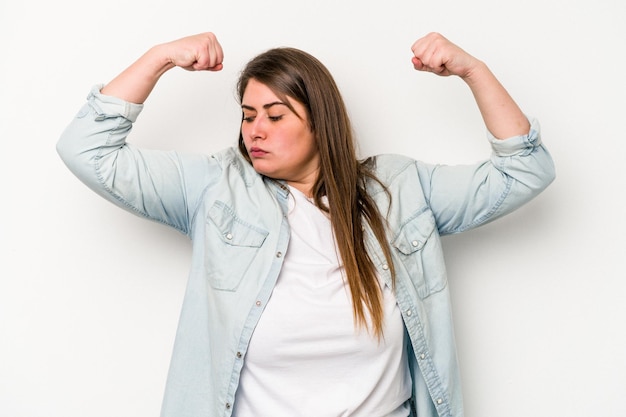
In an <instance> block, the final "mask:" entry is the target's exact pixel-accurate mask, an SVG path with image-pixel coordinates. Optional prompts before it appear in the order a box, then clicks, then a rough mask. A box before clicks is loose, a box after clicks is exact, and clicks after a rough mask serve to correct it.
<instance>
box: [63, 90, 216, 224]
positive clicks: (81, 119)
mask: <svg viewBox="0 0 626 417" xmlns="http://www.w3.org/2000/svg"><path fill="white" fill-rule="evenodd" d="M100 88H101V85H96V86H94V87H93V89H92V90H91V92H90V93H89V95H88V97H87V102H86V103H85V104H84V105H83V107H82V108H81V109H80V111H79V112H78V114H77V115H76V117H75V118H74V119H73V120H72V121H71V123H70V124H69V125H68V126H67V128H66V129H65V130H64V131H63V133H62V135H61V137H60V139H59V141H58V142H57V152H58V153H59V155H60V156H61V159H62V160H63V162H64V163H65V164H66V165H67V167H68V168H69V169H70V171H72V173H74V175H76V177H78V178H79V179H80V180H81V181H82V182H83V183H85V184H86V185H87V186H88V187H89V188H91V189H92V190H94V191H95V192H97V193H98V194H100V195H101V196H102V197H104V198H106V199H107V200H109V201H111V202H113V203H115V204H116V205H118V206H120V207H122V208H124V209H126V210H128V211H130V212H133V213H134V214H137V215H140V216H143V217H147V218H149V219H151V220H154V221H157V222H160V223H164V224H167V225H169V226H172V227H174V228H175V229H177V230H179V231H180V232H182V233H185V234H187V233H188V232H189V227H190V224H189V219H190V217H191V216H192V210H193V208H194V206H195V203H196V202H195V201H193V200H194V199H197V198H199V197H200V194H201V192H202V188H204V187H206V185H207V183H208V182H209V179H208V178H210V177H211V172H210V171H211V169H213V170H215V169H217V170H219V167H217V166H213V167H211V158H208V157H207V156H205V155H181V154H179V153H177V152H168V151H156V150H145V149H139V148H136V147H134V146H132V145H130V144H128V143H127V142H126V138H127V136H128V135H129V133H130V132H131V130H132V126H133V123H134V122H135V120H136V119H137V117H138V116H139V114H140V113H141V111H142V109H143V105H141V104H134V103H129V102H126V101H123V100H121V99H118V98H115V97H110V96H105V95H103V94H101V93H100ZM213 165H216V164H213Z"/></svg>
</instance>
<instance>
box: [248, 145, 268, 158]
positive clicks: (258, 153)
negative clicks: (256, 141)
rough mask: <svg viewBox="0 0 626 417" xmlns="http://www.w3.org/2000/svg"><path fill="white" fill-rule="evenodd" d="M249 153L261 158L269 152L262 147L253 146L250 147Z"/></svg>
mask: <svg viewBox="0 0 626 417" xmlns="http://www.w3.org/2000/svg"><path fill="white" fill-rule="evenodd" d="M248 153H249V154H250V156H251V157H253V158H260V157H262V156H264V155H267V152H266V151H264V150H263V149H261V148H256V147H252V148H250V150H249V151H248Z"/></svg>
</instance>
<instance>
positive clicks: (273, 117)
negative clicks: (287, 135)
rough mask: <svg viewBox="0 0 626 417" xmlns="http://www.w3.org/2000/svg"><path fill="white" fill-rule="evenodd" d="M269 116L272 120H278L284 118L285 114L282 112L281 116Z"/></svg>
mask: <svg viewBox="0 0 626 417" xmlns="http://www.w3.org/2000/svg"><path fill="white" fill-rule="evenodd" d="M268 118H269V119H270V120H271V121H272V122H277V121H279V120H280V119H282V118H283V115H282V114H281V115H280V116H268Z"/></svg>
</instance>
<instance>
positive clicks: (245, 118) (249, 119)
mask: <svg viewBox="0 0 626 417" xmlns="http://www.w3.org/2000/svg"><path fill="white" fill-rule="evenodd" d="M241 120H242V121H244V122H247V123H250V122H251V121H253V120H254V116H243V118H242V119H241Z"/></svg>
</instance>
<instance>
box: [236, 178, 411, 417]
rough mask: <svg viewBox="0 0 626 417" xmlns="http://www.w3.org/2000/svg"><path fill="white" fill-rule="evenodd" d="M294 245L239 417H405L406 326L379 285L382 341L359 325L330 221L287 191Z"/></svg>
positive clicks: (253, 356) (248, 374)
mask: <svg viewBox="0 0 626 417" xmlns="http://www.w3.org/2000/svg"><path fill="white" fill-rule="evenodd" d="M288 216H289V224H290V226H291V240H290V243H289V248H288V251H287V253H286V255H285V260H284V265H283V269H282V271H281V274H280V276H279V278H278V282H277V284H276V287H275V288H274V291H273V293H272V296H271V298H270V300H269V303H268V304H267V306H266V307H265V310H264V312H263V314H262V315H261V319H260V321H259V323H258V325H257V327H256V328H255V330H254V334H253V335H252V339H251V341H250V346H249V349H248V352H247V353H246V357H245V362H244V367H243V370H242V372H241V381H240V384H239V388H238V390H237V393H236V396H235V405H234V410H233V415H234V416H236V417H265V416H271V417H309V416H310V417H339V416H351V417H358V416H362V417H383V416H390V417H391V416H393V417H406V416H408V415H409V409H408V405H407V400H408V399H409V398H410V396H411V377H410V374H409V370H408V365H407V363H408V362H407V357H406V354H407V353H406V348H405V341H404V333H405V332H404V326H403V324H402V318H401V315H400V311H399V309H398V306H397V305H396V300H395V297H394V295H393V292H392V291H391V289H390V288H388V287H387V286H385V285H384V284H383V308H384V327H383V331H384V338H381V339H380V340H378V338H377V337H376V336H375V335H373V334H371V332H369V331H368V330H367V329H366V328H364V327H363V326H360V327H356V326H355V323H354V319H353V313H352V299H351V297H350V293H349V288H348V285H347V282H344V279H343V276H342V267H341V266H340V263H339V260H338V254H337V252H336V250H335V240H334V237H333V231H332V226H331V224H330V220H329V219H328V217H327V215H326V214H325V213H324V212H322V211H321V210H320V209H319V208H317V207H316V206H315V205H314V204H313V203H312V202H311V201H310V200H309V199H307V198H306V196H304V194H302V193H301V192H300V191H298V190H296V189H294V188H291V196H290V199H289V215H288Z"/></svg>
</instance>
